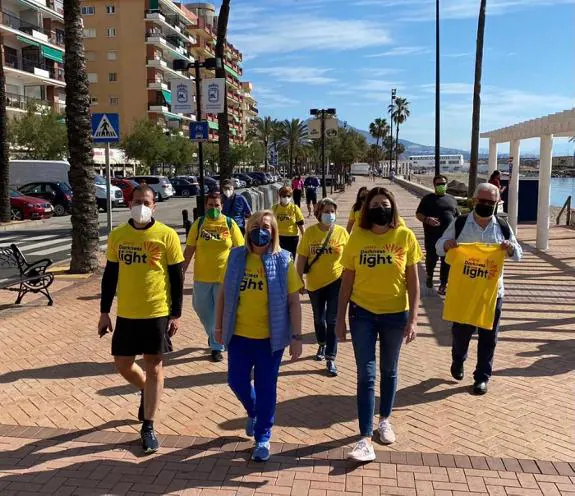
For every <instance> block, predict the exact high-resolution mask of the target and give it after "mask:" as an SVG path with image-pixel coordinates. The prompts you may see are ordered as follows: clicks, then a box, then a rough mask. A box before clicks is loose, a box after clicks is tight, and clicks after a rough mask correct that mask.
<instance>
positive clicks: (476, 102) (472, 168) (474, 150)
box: [467, 0, 487, 194]
mask: <svg viewBox="0 0 575 496" xmlns="http://www.w3.org/2000/svg"><path fill="white" fill-rule="evenodd" d="M486 3H487V0H481V5H480V7H479V19H478V21H477V46H476V52H475V84H474V86H473V116H472V118H471V156H470V158H469V180H468V184H467V191H468V193H469V194H472V193H473V191H475V185H476V184H477V162H478V160H479V124H480V119H481V71H482V68H483V39H484V36H485V9H486Z"/></svg>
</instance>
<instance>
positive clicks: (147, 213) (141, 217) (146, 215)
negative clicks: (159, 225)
mask: <svg viewBox="0 0 575 496" xmlns="http://www.w3.org/2000/svg"><path fill="white" fill-rule="evenodd" d="M130 216H131V217H132V220H133V221H134V222H136V223H138V224H147V223H148V222H150V221H151V220H152V209H151V208H150V207H146V205H134V206H133V207H132V208H131V209H130Z"/></svg>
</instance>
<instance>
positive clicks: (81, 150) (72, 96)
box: [64, 0, 98, 274]
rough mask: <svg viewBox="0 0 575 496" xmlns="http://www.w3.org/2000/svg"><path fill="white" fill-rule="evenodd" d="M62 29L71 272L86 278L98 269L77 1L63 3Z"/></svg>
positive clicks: (87, 98)
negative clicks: (69, 193) (72, 192)
mask: <svg viewBox="0 0 575 496" xmlns="http://www.w3.org/2000/svg"><path fill="white" fill-rule="evenodd" d="M64 26H65V27H64V43H65V48H66V54H65V58H64V73H65V78H66V123H67V130H68V154H69V161H70V174H69V176H70V186H72V190H73V191H74V196H73V199H72V219H71V221H72V260H71V262H70V271H71V272H74V273H82V274H85V273H89V272H94V271H95V270H96V269H97V268H98V257H97V254H98V210H97V208H96V185H95V183H94V162H93V159H92V127H91V124H90V96H89V93H88V76H87V75H86V60H85V58H84V46H83V44H82V26H83V22H82V15H81V13H80V0H64Z"/></svg>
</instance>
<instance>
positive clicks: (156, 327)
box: [112, 317, 173, 356]
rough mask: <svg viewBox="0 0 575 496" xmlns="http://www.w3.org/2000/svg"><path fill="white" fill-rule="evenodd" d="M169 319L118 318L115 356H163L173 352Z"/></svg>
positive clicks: (115, 333) (113, 345)
mask: <svg viewBox="0 0 575 496" xmlns="http://www.w3.org/2000/svg"><path fill="white" fill-rule="evenodd" d="M168 321H169V318H168V317H158V318H155V319H126V318H124V317H118V318H117V319H116V328H115V329H114V334H113V336H112V355H113V356H136V355H162V354H164V353H169V352H171V351H172V350H173V348H172V340H171V339H170V336H168Z"/></svg>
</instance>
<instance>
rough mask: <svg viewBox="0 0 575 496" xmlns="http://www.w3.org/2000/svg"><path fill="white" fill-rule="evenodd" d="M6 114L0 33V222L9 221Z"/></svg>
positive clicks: (8, 165)
mask: <svg viewBox="0 0 575 496" xmlns="http://www.w3.org/2000/svg"><path fill="white" fill-rule="evenodd" d="M9 146H10V145H9V143H8V116H7V114H6V78H5V76H4V45H3V44H2V36H1V35H0V222H8V221H10V191H9V189H8V184H9V183H10V162H9V148H8V147H9Z"/></svg>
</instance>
